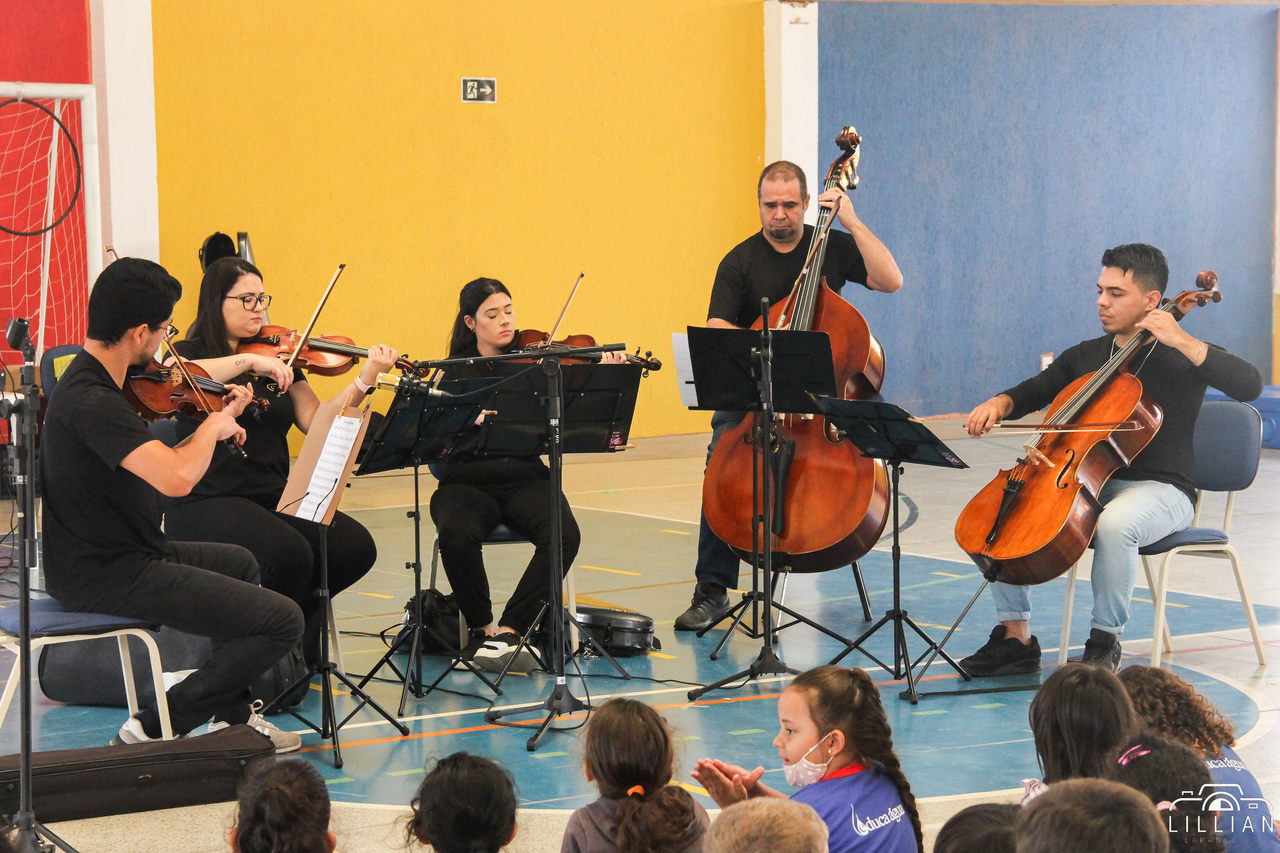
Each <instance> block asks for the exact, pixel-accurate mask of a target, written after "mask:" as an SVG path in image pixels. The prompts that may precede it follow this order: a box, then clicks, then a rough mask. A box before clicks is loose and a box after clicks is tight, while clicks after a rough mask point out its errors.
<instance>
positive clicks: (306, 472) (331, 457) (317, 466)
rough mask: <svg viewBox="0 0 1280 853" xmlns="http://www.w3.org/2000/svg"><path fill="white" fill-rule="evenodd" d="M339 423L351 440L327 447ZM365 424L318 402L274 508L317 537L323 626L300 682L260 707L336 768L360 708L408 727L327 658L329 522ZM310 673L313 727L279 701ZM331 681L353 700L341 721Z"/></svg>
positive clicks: (341, 407) (343, 408)
mask: <svg viewBox="0 0 1280 853" xmlns="http://www.w3.org/2000/svg"><path fill="white" fill-rule="evenodd" d="M347 411H352V412H355V413H357V414H355V415H354V417H343V415H344V413H346V412H347ZM340 420H342V421H347V420H355V421H358V422H359V425H358V427H357V428H356V430H355V434H354V438H352V436H351V434H350V433H347V434H346V438H345V440H344V439H338V440H335V441H334V442H333V444H332V445H331V444H330V442H329V438H330V431H331V430H333V431H335V432H336V427H335V424H336V423H337V422H338V421H340ZM368 422H369V410H368V408H367V407H365V408H354V407H350V406H347V405H345V404H344V403H340V402H338V401H335V400H330V401H329V402H327V403H321V404H320V407H319V408H318V409H317V410H316V413H315V416H314V417H313V418H312V421H311V428H310V429H309V430H308V431H307V438H306V441H304V442H303V445H302V451H301V452H300V453H299V454H298V460H297V462H296V463H295V464H294V466H293V468H292V470H291V471H290V472H289V479H288V481H287V482H286V483H285V490H284V494H283V495H281V497H280V503H279V504H278V505H277V506H276V512H284V513H288V514H290V515H293V516H295V517H297V518H304V519H306V520H308V521H311V522H314V524H315V528H314V530H315V531H316V533H317V536H316V543H315V547H316V550H317V552H318V555H319V557H320V588H319V589H318V590H316V597H317V598H319V599H320V613H321V618H322V619H323V623H322V624H323V627H322V628H321V632H320V659H319V660H318V661H316V662H315V663H313V664H312V665H311V666H310V667H308V668H307V671H306V673H304V674H303V675H302V676H301V677H300V678H298V679H296V680H294V682H293V683H292V684H290V685H289V686H288V687H286V688H285V689H284V690H282V691H280V695H279V696H277V697H275V698H274V699H272V700H271V701H270V702H268V703H267V704H266V707H268V708H269V707H271V706H272V705H278V706H280V707H282V708H284V709H285V711H286V712H287V713H289V714H290V715H292V716H293V717H295V718H296V719H297V720H298V721H299V722H302V723H305V724H306V725H307V726H309V727H310V728H311V729H313V730H314V731H315V732H316V734H318V735H320V738H321V739H322V740H332V741H333V766H334V767H341V766H342V747H341V745H340V744H339V742H338V730H339V729H341V728H342V727H343V726H344V725H346V723H347V721H348V720H350V719H351V718H352V717H354V716H355V715H356V714H357V713H359V712H360V710H361V709H362V708H366V707H368V708H371V709H372V710H374V711H376V712H377V713H378V714H380V715H381V716H382V718H383V719H385V720H386V721H387V722H388V723H390V724H391V725H393V726H395V728H396V730H397V731H398V732H400V734H402V735H407V734H409V729H408V727H407V726H405V724H404V723H402V722H400V721H399V720H397V719H396V718H395V717H394V716H392V715H391V713H390V712H389V711H387V710H386V709H385V708H383V707H382V706H381V705H379V704H378V703H377V702H376V701H374V699H373V697H372V696H370V695H369V694H368V693H365V692H364V690H363V689H361V687H359V686H358V685H357V684H356V683H355V682H354V681H352V680H351V679H350V678H348V677H347V674H346V673H345V672H343V671H342V670H341V669H339V668H338V666H337V664H335V663H334V662H333V661H332V660H330V659H329V641H330V628H331V626H330V625H329V618H328V614H329V601H330V593H329V522H330V521H331V520H332V519H333V514H334V512H336V511H337V506H338V497H339V496H340V495H341V494H342V489H343V487H344V485H345V483H346V480H347V476H348V473H349V472H350V463H351V458H352V457H354V456H355V453H356V448H357V446H358V444H359V440H360V437H361V436H363V435H364V430H365V429H366V427H367V426H368ZM315 483H322V484H323V486H322V487H321V488H316V487H315V485H314V484H315ZM335 641H336V638H335ZM316 675H319V676H320V724H319V725H316V724H315V723H314V722H312V721H311V720H309V719H307V718H306V717H304V716H302V714H300V713H298V712H297V711H295V710H294V709H292V708H289V707H288V706H287V705H286V704H285V703H284V702H283V701H282V700H283V699H284V697H286V696H289V695H290V694H292V693H293V692H294V691H295V690H297V689H298V688H299V687H302V686H303V685H304V684H309V683H310V682H311V679H312V677H313V676H316ZM335 678H336V679H337V680H338V681H340V682H341V683H342V684H344V685H346V687H347V690H348V691H349V692H350V695H351V698H352V699H353V700H355V702H356V706H355V707H354V708H353V709H352V710H351V713H349V714H347V716H345V717H343V718H342V719H341V720H339V719H338V714H337V708H336V706H335V704H334V699H333V680H334V679H335Z"/></svg>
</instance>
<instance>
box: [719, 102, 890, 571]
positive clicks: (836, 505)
mask: <svg viewBox="0 0 1280 853" xmlns="http://www.w3.org/2000/svg"><path fill="white" fill-rule="evenodd" d="M861 143H862V137H860V136H859V135H858V133H857V131H856V130H854V129H853V128H852V127H845V128H844V129H843V131H841V133H840V136H839V137H837V138H836V144H837V145H838V146H839V147H840V149H841V150H842V151H843V152H844V153H842V154H841V155H840V156H839V157H837V158H836V159H835V160H834V161H833V162H832V164H831V166H830V168H829V169H828V170H827V175H826V179H825V182H824V186H823V189H824V191H825V190H830V189H833V188H836V187H839V188H841V189H844V190H849V189H853V188H855V187H857V185H858V174H857V165H858V159H859V146H860V145H861ZM835 213H836V212H835V209H833V208H828V207H823V208H821V209H820V210H819V213H818V223H817V226H816V227H815V229H814V233H813V239H812V242H811V243H810V246H809V252H808V255H807V256H806V258H805V263H804V267H803V268H802V269H801V271H800V275H799V277H798V278H797V280H796V282H795V285H794V287H793V288H792V290H791V293H790V295H788V296H787V298H786V299H784V300H782V301H781V302H778V303H777V304H775V305H773V306H771V307H770V309H769V327H770V328H772V329H785V328H789V329H795V330H816V331H821V332H826V333H827V336H828V337H829V338H830V340H831V354H832V358H833V367H834V368H835V375H836V388H837V389H838V393H840V395H841V396H842V397H843V398H844V399H846V400H849V399H859V398H862V397H866V396H869V395H870V394H873V393H875V392H877V391H879V390H880V385H881V383H882V382H883V380H884V370H885V358H884V350H883V348H882V347H881V345H880V342H879V341H878V340H876V337H875V336H874V335H873V334H871V330H870V328H869V327H868V326H867V321H866V319H865V318H864V317H863V316H862V314H861V313H860V312H859V311H858V310H857V309H856V308H854V307H853V306H852V305H850V304H849V303H848V302H845V301H844V300H843V299H841V298H840V297H839V296H838V295H836V293H835V292H834V291H833V290H832V289H831V288H830V287H829V286H828V285H827V280H826V277H825V276H823V275H822V262H823V259H824V257H825V255H826V247H827V239H828V235H829V233H830V230H831V224H832V222H833V221H834V220H835ZM762 327H763V322H762V320H761V319H757V320H756V321H755V323H754V324H753V325H752V328H753V329H760V328H762ZM775 417H776V418H777V421H778V424H777V431H778V435H779V442H778V451H777V454H776V456H775V457H774V459H773V460H772V461H771V463H770V464H772V465H773V466H774V469H775V471H776V474H775V476H776V477H777V484H778V485H777V488H778V491H779V493H780V495H779V496H778V497H777V499H775V502H774V505H775V511H774V514H773V529H772V530H771V531H769V534H770V536H769V541H768V542H767V543H762V544H761V545H760V548H761V550H763V549H764V548H769V549H771V550H772V551H774V553H775V556H776V557H777V559H778V561H779V564H781V565H785V566H787V567H789V568H790V569H791V570H792V571H797V572H823V571H829V570H831V569H835V568H838V567H840V566H845V565H848V564H849V563H851V562H853V561H855V560H858V559H860V558H861V557H862V556H863V555H865V554H866V553H867V552H868V551H870V550H871V548H872V547H873V546H874V545H875V543H876V542H877V541H878V540H879V538H880V534H881V533H882V532H883V531H884V526H885V523H886V522H887V521H888V509H889V474H888V469H887V467H886V465H885V464H884V463H883V462H880V461H878V460H875V459H872V458H870V457H868V456H866V455H865V454H863V452H862V451H861V450H859V449H858V447H857V446H856V445H855V444H854V443H853V442H852V441H849V440H848V439H847V438H843V437H842V436H840V435H839V434H838V431H837V430H835V428H834V427H833V426H832V425H831V424H829V423H828V422H827V421H826V419H825V418H811V417H809V416H807V415H794V414H788V415H778V416H775ZM755 426H756V424H755V423H754V419H753V418H744V419H743V420H742V422H741V423H739V424H738V425H737V426H735V427H732V428H730V429H728V430H726V431H725V433H724V435H722V436H721V438H720V441H719V442H718V443H717V444H716V448H715V450H714V451H713V452H712V454H711V458H710V460H708V462H707V471H706V476H705V477H704V479H703V483H702V508H703V512H704V514H705V515H706V518H707V524H709V525H710V527H711V529H712V531H713V532H714V533H715V534H716V535H717V536H719V537H720V539H721V540H723V541H724V542H725V543H726V544H728V545H729V546H730V547H731V548H733V549H734V550H735V551H737V552H738V553H739V555H750V554H751V553H752V552H753V551H754V550H755V547H754V545H755V532H756V525H755V523H754V519H755V518H756V516H757V514H758V510H757V508H756V507H755V506H754V504H753V495H752V483H753V482H754V480H755V474H754V471H755V469H754V467H753V466H754V465H755V463H756V457H755V453H754V452H753V447H752V446H753V442H752V432H753V429H754V427H755ZM744 559H747V560H750V559H751V557H750V556H745V557H744Z"/></svg>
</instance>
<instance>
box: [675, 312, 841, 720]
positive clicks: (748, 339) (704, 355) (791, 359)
mask: <svg viewBox="0 0 1280 853" xmlns="http://www.w3.org/2000/svg"><path fill="white" fill-rule="evenodd" d="M764 315H765V316H766V317H767V316H768V306H767V303H766V304H765V306H764ZM688 332H689V358H690V361H691V362H692V365H693V378H694V388H695V389H696V391H697V395H698V405H697V406H696V407H695V408H698V409H721V410H728V411H746V412H753V413H754V415H753V416H754V418H755V427H754V429H753V430H752V465H751V468H752V482H751V502H752V531H751V551H752V554H751V557H752V560H751V561H752V568H753V572H752V581H751V592H749V593H744V594H743V596H742V601H740V602H739V603H738V604H736V605H735V606H734V608H733V610H732V611H730V613H731V614H732V615H733V621H732V622H730V624H729V627H728V628H727V629H726V630H725V632H724V635H723V636H722V637H721V639H720V643H719V644H718V645H717V646H716V648H715V650H714V651H713V652H712V653H711V657H712V659H713V660H714V659H715V658H716V656H717V655H718V654H719V652H720V649H721V648H723V646H724V644H725V642H727V640H728V638H729V636H730V635H731V634H732V633H733V631H734V630H736V629H737V626H738V625H739V624H740V623H741V622H742V620H743V618H744V617H745V615H746V614H747V612H748V611H749V610H750V611H751V612H753V613H754V612H755V609H756V608H757V607H761V608H762V610H761V621H760V632H759V633H760V636H761V637H762V638H763V642H762V645H761V648H760V654H759V655H758V656H757V657H756V659H755V661H753V662H752V663H751V665H750V666H749V667H747V669H745V670H743V671H741V672H737V673H734V674H733V675H730V676H728V677H727V678H722V679H720V680H719V681H716V682H713V683H712V684H708V685H706V686H705V687H698V688H695V689H694V690H690V691H689V694H688V695H689V700H690V701H693V700H696V699H697V698H698V697H699V696H702V695H703V694H704V693H707V692H709V691H711V690H718V689H719V688H721V687H724V686H725V685H726V684H729V683H731V682H734V681H737V680H738V679H740V678H744V677H745V678H747V679H751V678H757V677H759V676H761V675H781V674H785V673H794V672H796V670H794V669H792V668H791V667H788V666H787V665H786V664H785V663H783V661H782V660H781V659H780V658H779V657H778V654H777V652H776V651H775V649H774V645H773V644H774V633H775V630H776V629H775V626H774V624H773V610H774V609H775V608H776V609H778V610H781V611H782V612H783V613H786V614H787V615H788V616H790V617H791V618H792V619H793V620H794V621H793V622H792V623H790V624H795V623H796V622H802V623H804V624H805V625H808V626H809V627H811V628H814V629H815V630H817V631H821V632H822V633H824V634H826V635H827V636H829V637H833V638H835V639H836V640H839V641H840V642H841V643H844V644H845V646H849V645H850V641H849V640H848V638H846V637H842V636H841V635H839V634H837V633H836V632H834V631H832V630H830V629H829V628H827V627H825V626H823V625H820V624H818V623H817V622H815V621H814V620H812V619H809V618H808V617H806V616H803V615H801V614H800V613H798V612H796V611H795V610H792V609H791V608H789V607H787V606H786V605H783V604H778V603H777V602H775V601H774V600H773V587H774V580H773V576H774V571H773V549H772V548H770V547H769V542H770V541H771V537H772V535H773V534H774V533H777V532H779V531H777V530H775V529H774V528H775V521H776V520H777V519H776V517H775V513H776V508H777V507H778V506H779V503H780V501H779V500H778V498H779V497H780V496H781V494H782V492H783V490H785V484H783V485H782V486H781V487H779V485H778V484H777V483H778V480H779V479H782V477H780V476H779V471H777V470H776V468H775V466H778V461H779V455H778V448H779V436H778V431H777V427H776V424H775V422H774V414H775V412H777V413H791V412H800V413H811V414H818V413H819V409H818V407H817V405H816V404H815V403H814V398H813V396H811V394H826V395H834V394H835V390H836V378H835V368H834V366H833V364H832V356H831V340H830V338H829V337H828V336H827V334H826V332H813V331H790V330H786V331H776V330H771V329H769V328H767V324H766V328H765V329H762V330H761V329H708V328H701V327H697V326H690V327H689V328H688ZM783 477H785V475H783ZM762 586H763V590H762V589H761V587H762Z"/></svg>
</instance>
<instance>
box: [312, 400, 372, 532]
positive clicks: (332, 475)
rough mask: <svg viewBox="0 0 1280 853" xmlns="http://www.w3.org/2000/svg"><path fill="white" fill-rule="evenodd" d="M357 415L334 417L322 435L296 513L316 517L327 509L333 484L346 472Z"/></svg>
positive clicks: (334, 486) (358, 419)
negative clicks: (303, 494)
mask: <svg viewBox="0 0 1280 853" xmlns="http://www.w3.org/2000/svg"><path fill="white" fill-rule="evenodd" d="M360 425H361V419H360V418H351V417H336V418H334V419H333V426H332V427H330V428H329V434H328V435H327V436H326V437H325V441H324V447H323V448H321V450H320V458H319V459H317V460H316V468H315V471H313V472H312V473H311V482H310V483H309V484H308V485H307V494H306V497H304V498H303V499H302V501H301V502H300V503H299V504H298V517H299V518H309V519H313V520H314V519H317V518H321V517H323V516H324V514H325V513H326V512H328V511H329V504H330V502H332V501H333V498H334V495H335V494H336V493H337V484H338V483H339V482H341V481H342V478H343V476H344V475H345V474H346V473H347V462H348V460H349V459H350V458H351V448H352V446H354V445H355V441H356V436H357V435H359V433H360Z"/></svg>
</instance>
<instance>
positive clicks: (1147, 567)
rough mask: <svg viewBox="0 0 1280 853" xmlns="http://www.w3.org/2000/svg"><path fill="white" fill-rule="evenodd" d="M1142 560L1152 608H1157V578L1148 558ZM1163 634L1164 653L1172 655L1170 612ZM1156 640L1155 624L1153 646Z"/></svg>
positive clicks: (1152, 638)
mask: <svg viewBox="0 0 1280 853" xmlns="http://www.w3.org/2000/svg"><path fill="white" fill-rule="evenodd" d="M1140 559H1141V560H1142V571H1143V573H1144V574H1145V575H1146V576H1147V590H1148V591H1149V592H1150V593H1151V606H1152V607H1155V603H1156V582H1155V577H1154V576H1153V575H1152V574H1151V561H1150V560H1149V559H1147V558H1146V557H1142V558H1140ZM1163 633H1164V651H1165V654H1171V653H1172V652H1173V635H1172V634H1171V633H1170V632H1169V614H1168V611H1166V612H1165V618H1164V631H1163ZM1155 639H1156V629H1155V625H1154V624H1152V626H1151V642H1152V643H1153V644H1154V643H1155ZM1152 648H1153V649H1154V648H1155V646H1154V645H1153V646H1152ZM1153 666H1154V664H1153Z"/></svg>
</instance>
